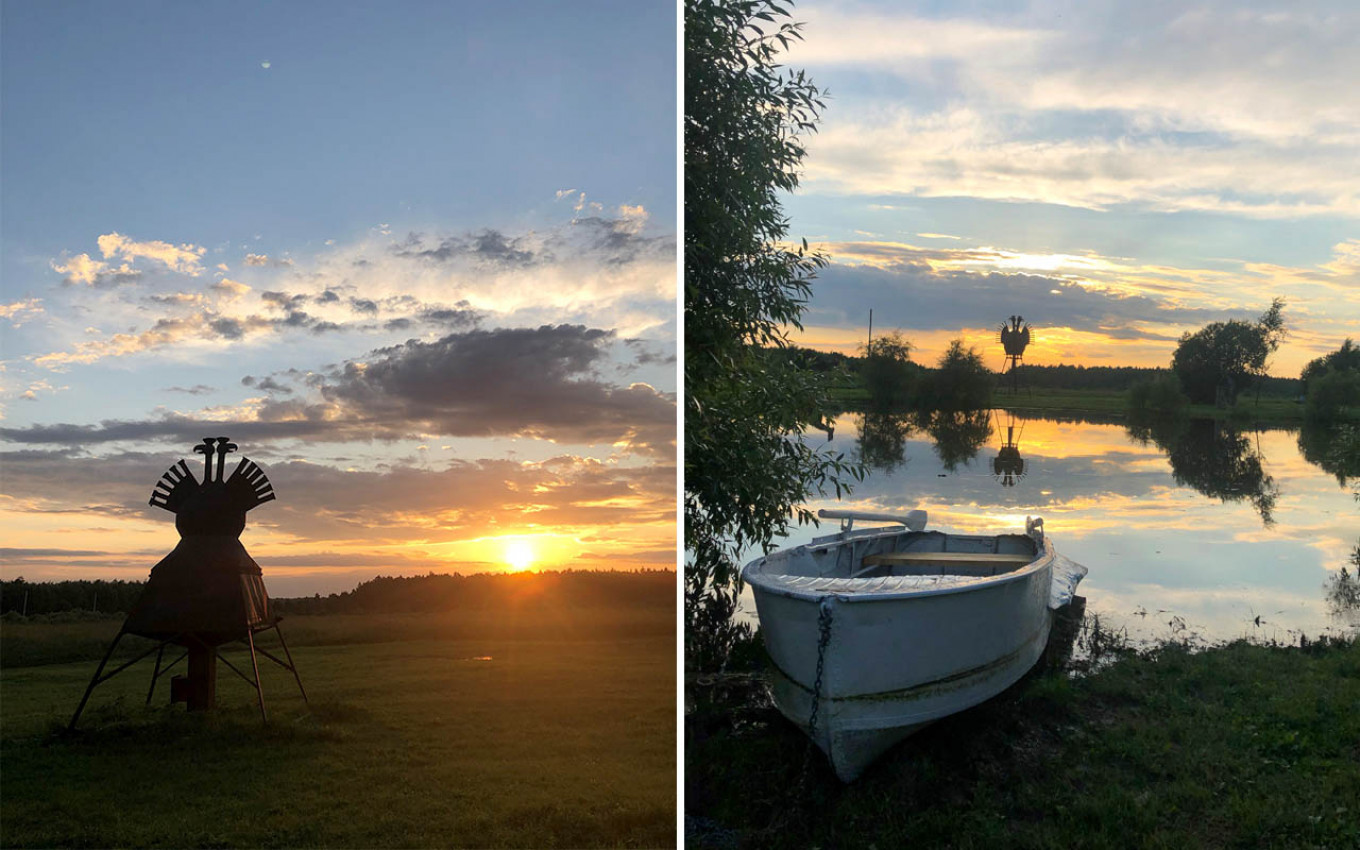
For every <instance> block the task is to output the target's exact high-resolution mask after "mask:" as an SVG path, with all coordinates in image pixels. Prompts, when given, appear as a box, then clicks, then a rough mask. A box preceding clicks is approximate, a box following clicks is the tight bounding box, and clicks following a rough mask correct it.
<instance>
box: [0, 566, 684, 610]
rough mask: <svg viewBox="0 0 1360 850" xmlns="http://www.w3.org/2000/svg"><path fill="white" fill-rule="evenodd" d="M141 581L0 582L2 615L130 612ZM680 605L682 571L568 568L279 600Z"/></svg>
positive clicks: (391, 604)
mask: <svg viewBox="0 0 1360 850" xmlns="http://www.w3.org/2000/svg"><path fill="white" fill-rule="evenodd" d="M145 586H146V583H145V582H141V581H126V580H122V579H115V580H108V579H93V580H63V581H26V580H25V579H24V578H23V577H22V576H20V577H18V578H15V579H12V580H9V581H0V614H5V615H10V616H11V617H14V616H24V615H27V616H30V617H33V616H45V615H50V614H74V615H79V614H85V615H88V616H91V617H96V616H110V615H113V614H125V613H126V612H127V611H129V610H130V609H131V608H132V606H133V605H134V604H135V603H136V602H137V599H138V597H140V596H141V593H142V589H143V588H144V587H145ZM674 604H675V571H674V570H665V569H637V570H562V571H552V572H524V573H473V574H470V575H462V574H460V573H429V574H427V575H423V576H376V577H374V578H371V579H369V580H367V581H363V582H360V583H359V584H358V585H357V586H356V587H355V588H354V589H353V590H347V591H345V592H343V593H331V594H327V595H324V596H323V595H322V594H319V593H318V594H314V595H312V596H303V597H274V598H271V599H270V605H272V606H273V607H274V610H275V611H276V612H277V613H280V614H368V613H426V612H435V611H449V610H470V609H489V608H499V607H505V606H512V605H513V606H519V607H546V606H554V607H562V606H575V607H599V606H614V605H617V606H620V607H629V608H638V607H664V606H668V605H674Z"/></svg>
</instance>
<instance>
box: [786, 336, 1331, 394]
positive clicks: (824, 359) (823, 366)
mask: <svg viewBox="0 0 1360 850" xmlns="http://www.w3.org/2000/svg"><path fill="white" fill-rule="evenodd" d="M778 351H779V353H778V354H777V355H776V356H781V357H787V358H790V359H792V360H795V361H797V362H798V363H799V364H801V365H803V366H806V367H807V368H810V369H813V370H815V371H819V372H830V371H835V370H838V369H845V370H848V371H851V372H858V371H859V370H860V369H861V368H862V365H863V362H864V358H863V357H852V356H850V355H847V354H842V353H840V352H838V351H819V350H817V349H812V348H797V347H792V348H787V349H780V350H778ZM911 365H912V366H913V367H914V369H915V370H916V371H918V372H921V373H928V372H933V371H935V370H934V369H932V368H931V367H930V366H926V365H922V364H918V363H912V364H911ZM990 371H993V372H995V370H990ZM1166 371H1167V370H1166V369H1165V368H1154V367H1143V366H1070V365H1066V364H1063V365H1056V366H1043V365H1038V364H1033V363H1024V364H1022V365H1021V366H1020V374H1021V376H1022V382H1023V383H1024V384H1025V385H1026V386H1028V387H1031V388H1033V389H1036V390H1037V389H1054V390H1111V391H1123V390H1127V389H1130V388H1131V387H1132V386H1133V385H1134V384H1136V383H1138V382H1139V381H1146V380H1149V379H1151V378H1155V377H1156V376H1158V375H1163V374H1166ZM1303 389H1304V384H1303V381H1301V380H1299V379H1298V378H1280V377H1275V376H1266V377H1265V378H1264V379H1262V382H1261V391H1262V393H1263V394H1265V395H1286V396H1297V395H1300V394H1302V393H1303Z"/></svg>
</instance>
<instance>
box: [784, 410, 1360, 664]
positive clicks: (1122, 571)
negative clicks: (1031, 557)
mask: <svg viewBox="0 0 1360 850" xmlns="http://www.w3.org/2000/svg"><path fill="white" fill-rule="evenodd" d="M857 425H858V422H857V420H856V418H855V417H853V416H842V417H838V418H837V419H836V421H835V426H836V431H835V434H836V436H835V440H834V441H833V442H832V444H831V445H829V446H828V448H829V449H830V450H832V451H836V450H840V447H842V446H849V445H853V444H854V441H855V440H856V439H857V437H858V434H857V432H856V428H857ZM1249 436H1250V439H1251V442H1252V447H1253V451H1255V450H1256V445H1257V444H1258V441H1259V446H1260V449H1259V451H1260V454H1261V456H1262V458H1263V462H1264V465H1265V467H1266V469H1267V471H1268V472H1269V474H1271V475H1273V476H1277V480H1278V481H1279V482H1280V491H1281V495H1280V498H1279V501H1278V504H1277V507H1276V512H1275V513H1276V519H1277V522H1276V524H1275V525H1274V526H1272V527H1270V528H1265V527H1263V526H1262V523H1261V520H1260V517H1259V516H1258V515H1257V513H1256V512H1255V511H1254V510H1253V509H1252V507H1251V506H1250V504H1248V503H1246V502H1228V503H1222V502H1220V501H1219V500H1218V499H1217V498H1211V497H1206V496H1204V495H1201V494H1200V493H1199V492H1197V491H1195V490H1194V489H1192V488H1190V487H1188V486H1181V485H1178V484H1177V483H1176V481H1175V479H1174V478H1173V475H1172V472H1171V467H1170V464H1169V462H1168V460H1167V456H1166V454H1165V453H1164V452H1163V451H1161V450H1160V449H1158V448H1157V446H1156V445H1155V444H1149V445H1147V446H1142V445H1139V444H1138V443H1137V442H1136V441H1135V440H1134V439H1133V438H1132V437H1130V436H1129V435H1128V432H1127V431H1126V430H1125V429H1124V428H1123V427H1122V426H1120V425H1097V424H1073V423H1060V422H1054V421H1051V420H1044V419H1029V420H1026V422H1025V430H1024V438H1023V441H1022V444H1023V445H1024V452H1025V457H1026V461H1027V462H1028V463H1029V469H1028V471H1027V475H1026V477H1025V478H1024V479H1022V480H1019V481H1017V484H1016V486H1015V487H1013V488H1002V487H998V486H996V482H995V480H994V479H993V478H992V476H991V474H990V469H989V468H983V467H985V466H986V464H977V465H976V468H975V469H971V470H962V471H961V472H960V473H958V474H954V475H949V476H948V477H943V478H942V477H939V476H940V474H941V473H942V472H944V471H945V470H944V467H943V464H941V463H940V462H939V460H938V459H937V458H936V456H935V455H934V453H933V452H932V450H931V444H930V442H929V441H928V440H921V439H910V440H907V441H905V443H904V445H903V455H904V457H905V458H906V459H907V462H906V463H904V464H902V465H901V466H899V467H897V468H895V469H894V470H893V471H891V472H888V473H883V472H881V471H877V470H875V471H871V473H870V475H869V477H868V479H867V480H865V481H864V482H862V483H861V484H859V485H858V486H857V487H856V488H855V491H854V493H853V494H852V496H851V498H849V499H847V500H845V501H843V502H840V503H835V502H834V501H833V500H830V499H823V500H818V501H816V502H815V503H814V504H813V507H814V508H820V507H831V506H835V507H842V508H850V509H859V510H865V511H884V510H900V509H908V508H924V509H926V510H927V511H928V512H929V514H930V524H931V526H932V527H935V528H942V529H950V530H955V531H959V532H963V533H978V534H995V533H999V532H1006V531H1016V530H1019V529H1021V528H1023V525H1024V520H1025V517H1026V516H1043V517H1044V519H1045V524H1046V527H1047V530H1048V532H1049V534H1051V535H1052V536H1053V539H1054V541H1055V544H1056V545H1057V547H1058V550H1059V551H1060V552H1062V553H1063V554H1064V555H1066V556H1068V557H1069V558H1072V559H1073V560H1075V561H1077V562H1079V563H1082V564H1085V565H1086V566H1087V567H1089V568H1090V569H1091V573H1090V575H1088V577H1087V578H1086V580H1085V581H1083V583H1082V586H1081V593H1082V595H1083V596H1086V597H1087V599H1088V611H1090V612H1093V613H1099V614H1100V615H1101V616H1102V618H1108V619H1107V620H1106V623H1107V625H1108V624H1117V625H1118V626H1121V627H1123V626H1127V627H1128V628H1129V629H1130V632H1131V633H1133V634H1135V636H1141V637H1143V638H1165V637H1168V636H1170V635H1169V628H1168V626H1167V625H1166V624H1165V623H1164V622H1162V623H1158V622H1154V621H1153V618H1152V617H1151V616H1150V615H1149V616H1148V617H1146V618H1138V617H1135V616H1133V615H1132V612H1134V611H1135V610H1138V609H1140V608H1141V609H1142V610H1145V611H1148V612H1155V611H1156V610H1157V609H1168V610H1169V611H1170V613H1169V614H1166V615H1164V616H1163V617H1162V619H1163V620H1169V619H1170V617H1171V616H1172V615H1179V616H1180V617H1182V618H1183V619H1184V621H1185V622H1186V624H1187V626H1188V627H1189V629H1190V630H1191V631H1195V630H1198V631H1199V632H1200V633H1201V634H1202V635H1203V636H1205V637H1206V638H1207V639H1211V640H1218V639H1228V638H1234V637H1251V636H1254V637H1257V638H1261V639H1270V638H1271V637H1275V638H1276V639H1279V640H1296V639H1297V634H1298V632H1299V631H1303V632H1306V633H1307V634H1309V635H1310V636H1313V635H1317V634H1319V633H1322V632H1323V631H1324V630H1325V629H1328V628H1334V627H1335V624H1334V623H1332V622H1331V621H1330V620H1329V619H1328V618H1327V615H1326V612H1325V611H1324V608H1323V598H1322V591H1321V589H1320V588H1321V587H1322V583H1323V581H1324V580H1325V578H1326V577H1327V576H1329V575H1333V574H1335V573H1336V571H1337V570H1338V568H1339V565H1340V564H1341V563H1342V562H1343V559H1344V558H1345V557H1346V556H1347V554H1348V553H1349V551H1350V548H1351V547H1352V546H1353V545H1354V534H1355V532H1354V518H1355V515H1356V506H1355V505H1354V504H1352V503H1351V499H1350V496H1349V494H1348V493H1347V492H1346V491H1343V490H1340V489H1338V488H1337V487H1336V486H1335V481H1334V480H1333V479H1331V478H1330V477H1329V476H1328V475H1327V474H1326V473H1325V472H1323V471H1322V470H1320V469H1318V467H1316V466H1314V465H1312V464H1310V463H1308V462H1307V461H1305V460H1303V459H1302V457H1301V456H1300V455H1299V450H1298V446H1297V445H1296V443H1295V440H1294V435H1293V434H1291V433H1289V432H1285V431H1268V432H1262V433H1261V434H1259V435H1255V434H1252V435H1249ZM808 439H809V440H811V441H812V442H813V443H814V444H817V445H823V444H824V441H825V434H824V433H823V432H811V433H810V434H809V437H808ZM994 442H995V441H994ZM830 530H834V524H828V525H824V526H823V527H822V528H821V529H819V530H817V531H813V530H811V529H806V530H799V531H798V532H797V535H796V536H795V537H792V538H790V543H791V544H792V543H798V542H806V540H808V539H810V538H811V537H812V536H813V535H814V534H822V533H827V532H828V531H830ZM1272 605H1273V607H1271V606H1272ZM1281 609H1283V611H1284V613H1282V614H1275V613H1274V612H1276V611H1277V610H1281ZM1263 612H1264V616H1263V622H1264V623H1265V625H1263V626H1261V627H1257V626H1255V625H1254V623H1253V622H1252V619H1253V618H1254V616H1255V615H1256V614H1261V613H1263ZM1291 635H1293V637H1291Z"/></svg>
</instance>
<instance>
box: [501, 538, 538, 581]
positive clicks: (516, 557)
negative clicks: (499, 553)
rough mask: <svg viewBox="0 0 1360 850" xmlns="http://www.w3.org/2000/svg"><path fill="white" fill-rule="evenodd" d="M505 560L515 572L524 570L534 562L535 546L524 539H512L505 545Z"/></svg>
mask: <svg viewBox="0 0 1360 850" xmlns="http://www.w3.org/2000/svg"><path fill="white" fill-rule="evenodd" d="M505 562H506V563H507V564H509V565H510V569H512V570H514V571H515V572H517V573H518V572H523V571H525V570H527V569H529V567H531V566H533V563H534V548H533V547H532V546H530V545H529V544H528V543H526V542H525V541H523V540H512V541H510V542H509V543H508V544H506V546H505Z"/></svg>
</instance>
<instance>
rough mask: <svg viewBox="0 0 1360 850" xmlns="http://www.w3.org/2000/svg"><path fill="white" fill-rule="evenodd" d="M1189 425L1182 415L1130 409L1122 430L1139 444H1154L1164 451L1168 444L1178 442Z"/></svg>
mask: <svg viewBox="0 0 1360 850" xmlns="http://www.w3.org/2000/svg"><path fill="white" fill-rule="evenodd" d="M1189 426H1190V420H1189V419H1188V418H1186V417H1184V416H1176V415H1174V414H1157V413H1151V412H1148V411H1130V413H1129V420H1128V422H1127V423H1126V424H1125V426H1124V430H1126V431H1128V432H1129V436H1130V437H1132V438H1133V439H1135V440H1137V441H1138V444H1139V445H1140V446H1148V445H1156V446H1157V447H1158V448H1160V449H1162V450H1164V451H1166V450H1168V449H1167V447H1168V446H1171V445H1174V444H1175V443H1177V442H1180V440H1181V438H1182V437H1184V436H1185V431H1186V429H1187V428H1189Z"/></svg>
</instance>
